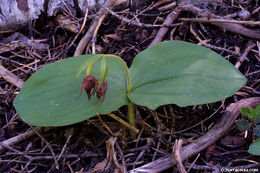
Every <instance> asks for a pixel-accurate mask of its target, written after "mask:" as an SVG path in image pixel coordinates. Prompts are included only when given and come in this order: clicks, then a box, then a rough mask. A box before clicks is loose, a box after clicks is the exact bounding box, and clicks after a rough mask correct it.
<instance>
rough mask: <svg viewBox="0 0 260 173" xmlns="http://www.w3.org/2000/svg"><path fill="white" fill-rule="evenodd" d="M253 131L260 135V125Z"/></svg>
mask: <svg viewBox="0 0 260 173" xmlns="http://www.w3.org/2000/svg"><path fill="white" fill-rule="evenodd" d="M253 132H254V134H255V135H256V136H257V137H260V125H258V126H256V127H255V128H254V129H253Z"/></svg>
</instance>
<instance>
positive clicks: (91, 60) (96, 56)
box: [76, 54, 103, 79]
mask: <svg viewBox="0 0 260 173" xmlns="http://www.w3.org/2000/svg"><path fill="white" fill-rule="evenodd" d="M102 56H103V55H102V54H93V55H91V57H90V58H88V59H86V60H85V61H84V62H83V64H82V65H81V66H80V67H79V68H78V71H77V74H76V79H78V78H79V76H80V75H81V73H82V72H83V71H84V70H86V69H87V67H88V66H89V65H90V64H93V63H94V62H95V61H97V60H98V59H99V58H101V57H102Z"/></svg>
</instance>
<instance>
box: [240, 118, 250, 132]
mask: <svg viewBox="0 0 260 173" xmlns="http://www.w3.org/2000/svg"><path fill="white" fill-rule="evenodd" d="M237 128H238V129H239V130H240V131H246V130H249V129H250V123H249V122H247V121H246V120H241V121H239V122H238V123H237Z"/></svg>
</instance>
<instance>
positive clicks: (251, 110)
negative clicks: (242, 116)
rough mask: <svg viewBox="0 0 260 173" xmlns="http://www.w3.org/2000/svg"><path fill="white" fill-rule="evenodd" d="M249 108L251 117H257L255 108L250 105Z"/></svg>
mask: <svg viewBox="0 0 260 173" xmlns="http://www.w3.org/2000/svg"><path fill="white" fill-rule="evenodd" d="M248 110H249V117H248V118H250V119H253V118H255V117H256V114H255V109H254V108H252V107H251V106H249V107H248Z"/></svg>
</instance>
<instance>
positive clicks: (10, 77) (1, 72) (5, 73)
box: [0, 64, 24, 88]
mask: <svg viewBox="0 0 260 173" xmlns="http://www.w3.org/2000/svg"><path fill="white" fill-rule="evenodd" d="M0 76H2V77H3V78H4V79H5V80H7V81H8V82H10V83H11V84H13V85H15V86H16V87H18V88H22V87H23V85H24V81H23V80H21V79H20V78H18V77H17V76H16V75H15V74H13V73H12V72H10V71H9V70H7V69H6V68H4V66H2V65H1V64H0Z"/></svg>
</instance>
